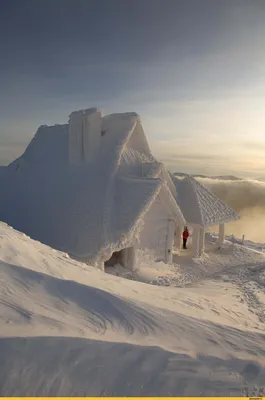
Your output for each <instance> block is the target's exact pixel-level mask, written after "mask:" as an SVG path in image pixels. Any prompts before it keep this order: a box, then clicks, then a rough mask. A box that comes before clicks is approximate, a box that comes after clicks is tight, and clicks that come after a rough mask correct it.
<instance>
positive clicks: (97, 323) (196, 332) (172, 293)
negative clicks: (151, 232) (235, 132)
mask: <svg viewBox="0 0 265 400" xmlns="http://www.w3.org/2000/svg"><path fill="white" fill-rule="evenodd" d="M250 246H251V247H252V248H250ZM260 246H261V245H258V246H257V248H258V249H260ZM0 267H1V268H0V274H1V286H0V287H1V289H0V333H1V339H0V354H1V373H0V395H1V396H15V395H17V396H18V395H19V396H45V395H46V396H50V395H52V396H93V395H94V396H99V395H100V396H105V395H109V396H112V395H113V396H114V395H115V396H146V395H149V396H161V395H163V396H171V395H176V396H182V395H185V396H199V395H200V396H210V395H212V396H219V395H234V396H238V395H239V396H240V395H242V394H245V395H251V394H253V395H258V394H262V393H263V390H264V389H263V386H264V384H265V369H264V367H265V258H264V254H263V253H262V251H258V250H255V244H254V243H251V244H250V243H248V244H247V246H242V245H240V244H237V243H232V242H229V241H226V243H225V245H224V246H223V247H222V248H221V249H219V250H218V249H217V248H216V246H215V244H214V237H213V236H209V238H208V241H207V247H206V253H205V255H204V256H203V257H202V258H201V259H200V260H197V261H195V260H192V259H191V258H190V257H189V250H187V253H185V252H184V251H182V252H181V253H180V254H179V255H177V254H176V255H175V256H174V265H172V266H170V267H167V266H165V265H164V264H163V263H154V262H153V261H152V259H151V257H150V258H148V257H147V256H145V255H141V256H139V259H138V270H137V271H136V272H135V273H134V274H132V275H130V276H129V279H124V278H122V277H120V276H114V275H113V274H106V273H104V272H101V271H98V270H96V269H95V268H93V267H90V266H88V265H86V264H82V263H79V262H77V261H74V260H72V259H71V258H69V257H68V256H67V254H64V253H61V252H59V251H56V250H53V249H51V248H49V247H47V246H45V245H43V244H41V243H39V242H36V241H33V240H31V239H30V238H28V237H27V236H26V235H24V234H22V233H20V232H17V231H15V230H13V229H12V228H10V227H8V226H7V225H5V224H3V223H0ZM112 273H113V271H112ZM118 273H120V274H122V272H121V270H119V271H118ZM127 277H128V276H127ZM147 283H151V284H147Z"/></svg>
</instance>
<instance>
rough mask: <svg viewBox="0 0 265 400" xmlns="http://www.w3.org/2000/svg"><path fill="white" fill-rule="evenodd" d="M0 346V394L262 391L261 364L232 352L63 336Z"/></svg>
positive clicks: (237, 393) (238, 393)
mask: <svg viewBox="0 0 265 400" xmlns="http://www.w3.org/2000/svg"><path fill="white" fill-rule="evenodd" d="M0 352H1V360H2V363H1V366H2V369H1V374H0V388H1V389H0V395H1V396H62V397H63V396H65V397H66V396H67V397H69V396H101V397H102V396H116V397H123V396H139V394H141V396H154V397H157V396H198V395H200V396H242V395H243V394H245V396H246V395H247V392H248V391H249V392H250V393H251V392H252V390H251V389H252V385H253V384H255V390H254V395H256V396H257V395H260V396H262V394H263V393H264V392H263V391H262V389H261V387H262V385H263V383H264V379H265V372H264V369H263V368H262V367H261V366H260V365H259V364H258V363H256V362H249V361H247V360H244V359H238V358H233V359H227V360H225V359H221V358H217V357H211V356H198V357H196V358H192V357H189V356H187V355H185V354H181V353H172V352H167V351H164V350H162V349H159V348H158V347H146V346H135V345H131V344H125V343H107V342H102V341H95V340H93V341H91V340H88V339H77V338H63V337H58V338H51V337H50V338H49V337H39V338H12V339H1V340H0ZM3 365H4V366H5V368H3ZM245 381H250V382H252V385H251V386H250V387H249V388H248V387H247V385H246V384H245V383H244V382H245Z"/></svg>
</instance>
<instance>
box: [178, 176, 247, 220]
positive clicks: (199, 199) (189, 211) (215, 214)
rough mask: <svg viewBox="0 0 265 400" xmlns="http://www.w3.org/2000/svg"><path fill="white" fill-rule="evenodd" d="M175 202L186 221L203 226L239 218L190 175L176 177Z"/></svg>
mask: <svg viewBox="0 0 265 400" xmlns="http://www.w3.org/2000/svg"><path fill="white" fill-rule="evenodd" d="M174 183H175V185H176V190H177V202H178V204H179V206H180V209H181V211H182V212H183V215H184V217H185V219H186V221H187V222H188V223H191V224H197V225H201V226H203V227H207V226H213V225H216V224H219V223H225V222H229V221H233V220H237V219H239V216H238V215H237V214H236V213H235V212H234V211H233V210H232V209H231V208H229V207H228V206H227V205H226V204H224V203H223V202H222V201H221V200H220V199H218V197H217V196H215V194H213V193H212V192H210V191H209V190H208V189H206V188H205V187H204V186H202V185H201V184H200V183H199V182H198V181H196V180H195V179H194V178H192V177H190V176H189V177H186V178H184V179H177V178H175V177H174Z"/></svg>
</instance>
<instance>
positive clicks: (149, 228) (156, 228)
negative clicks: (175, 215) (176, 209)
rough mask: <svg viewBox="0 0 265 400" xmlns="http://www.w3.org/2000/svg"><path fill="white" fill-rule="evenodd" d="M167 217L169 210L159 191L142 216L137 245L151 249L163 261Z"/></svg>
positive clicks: (168, 216)
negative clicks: (142, 224)
mask: <svg viewBox="0 0 265 400" xmlns="http://www.w3.org/2000/svg"><path fill="white" fill-rule="evenodd" d="M169 218H170V212H169V211H168V209H167V208H166V207H165V204H164V202H163V192H162V191H161V192H160V193H159V195H158V196H157V197H156V199H155V201H154V202H153V204H152V206H151V207H150V209H149V210H148V212H147V213H146V215H145V217H144V228H143V230H142V231H141V233H140V236H139V245H138V247H139V248H140V249H145V248H146V249H149V250H152V251H153V252H154V255H155V257H156V258H157V259H158V260H163V261H165V256H166V238H167V230H168V219H169Z"/></svg>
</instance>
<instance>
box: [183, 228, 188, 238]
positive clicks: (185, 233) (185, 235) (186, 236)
mask: <svg viewBox="0 0 265 400" xmlns="http://www.w3.org/2000/svg"><path fill="white" fill-rule="evenodd" d="M189 236H190V234H189V231H188V229H185V231H184V232H183V233H182V237H183V239H188V237H189Z"/></svg>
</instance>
